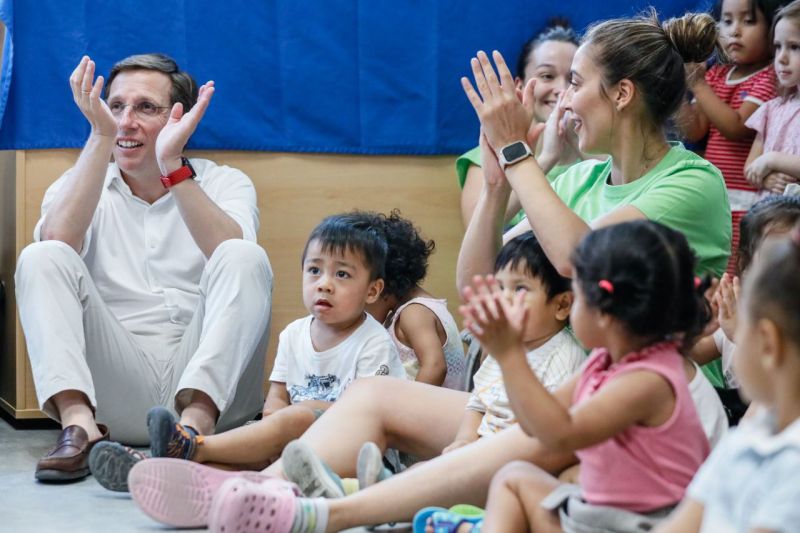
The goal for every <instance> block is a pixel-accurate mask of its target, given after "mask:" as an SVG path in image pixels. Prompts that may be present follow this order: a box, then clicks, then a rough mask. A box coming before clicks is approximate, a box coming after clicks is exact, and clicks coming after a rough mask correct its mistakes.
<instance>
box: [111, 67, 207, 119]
mask: <svg viewBox="0 0 800 533" xmlns="http://www.w3.org/2000/svg"><path fill="white" fill-rule="evenodd" d="M128 70H154V71H156V72H163V73H164V74H166V75H167V76H169V79H170V81H171V82H172V91H171V93H170V105H172V104H175V103H176V102H180V103H181V104H183V111H184V113H185V112H187V111H189V110H190V109H191V108H192V106H193V105H194V104H195V103H197V92H198V89H197V83H196V82H195V81H194V78H192V76H191V75H189V73H188V72H185V71H183V70H181V69H180V68H178V64H177V63H176V62H175V60H174V59H172V58H171V57H169V56H168V55H165V54H138V55H133V56H128V57H126V58H125V59H123V60H121V61H118V62H117V63H116V64H115V65H114V66H113V67H112V69H111V73H109V75H108V82H107V83H106V87H105V97H106V98H108V92H109V90H110V89H111V83H112V82H113V81H114V78H116V77H117V74H119V73H120V72H125V71H128Z"/></svg>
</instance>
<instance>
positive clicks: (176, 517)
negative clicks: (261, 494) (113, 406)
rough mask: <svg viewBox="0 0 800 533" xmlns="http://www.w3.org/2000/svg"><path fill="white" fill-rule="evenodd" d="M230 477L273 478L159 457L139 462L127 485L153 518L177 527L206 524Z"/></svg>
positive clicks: (265, 479) (129, 475)
mask: <svg viewBox="0 0 800 533" xmlns="http://www.w3.org/2000/svg"><path fill="white" fill-rule="evenodd" d="M231 478H241V479H250V480H253V481H254V482H256V483H260V482H264V481H267V480H272V479H273V478H271V477H269V476H267V475H265V474H261V473H259V472H230V471H226V470H219V469H217V468H211V467H210V466H205V465H202V464H200V463H193V462H191V461H186V460H184V459H168V458H161V457H159V458H152V459H145V460H143V461H139V462H138V463H136V464H135V465H134V467H133V468H132V469H131V471H130V474H128V487H129V488H130V492H131V496H132V497H133V500H134V501H135V502H136V504H137V505H138V506H139V508H140V509H141V510H142V511H143V512H144V513H145V514H146V515H147V516H149V517H150V518H152V519H154V520H156V521H158V522H161V523H163V524H167V525H170V526H174V527H205V526H206V524H208V512H209V510H210V509H211V502H212V500H213V498H214V495H215V494H216V493H217V491H218V490H219V488H220V487H221V486H222V484H223V483H224V482H225V481H227V480H229V479H231Z"/></svg>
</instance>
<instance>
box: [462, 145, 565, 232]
mask: <svg viewBox="0 0 800 533" xmlns="http://www.w3.org/2000/svg"><path fill="white" fill-rule="evenodd" d="M470 165H475V166H476V167H480V166H481V147H480V146H476V147H475V148H473V149H472V150H470V151H469V152H466V153H464V154H462V155H461V156H460V157H459V158H458V159H456V176H457V177H458V186H459V187H461V188H462V189H463V188H464V182H466V181H467V171H468V170H469V167H470ZM571 166H572V165H556V166H554V167H553V168H552V169H550V172H548V173H547V180H548V181H549V182H550V183H553V181H554V180H555V179H556V178H557V177H559V176H560V175H561V174H563V173H564V171H566V170H567V169H568V168H569V167H571ZM524 218H525V212H524V211H522V210H520V212H519V213H517V214H516V215H514V217H513V218H512V219H511V220H509V221H508V226H510V227H513V226H516V225H517V224H519V223H520V222H522V219H524Z"/></svg>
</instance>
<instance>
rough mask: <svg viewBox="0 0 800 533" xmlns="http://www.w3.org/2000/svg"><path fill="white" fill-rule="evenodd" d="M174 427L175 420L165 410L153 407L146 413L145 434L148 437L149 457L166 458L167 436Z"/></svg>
mask: <svg viewBox="0 0 800 533" xmlns="http://www.w3.org/2000/svg"><path fill="white" fill-rule="evenodd" d="M173 427H175V418H174V417H173V416H172V413H170V412H169V411H168V410H167V409H165V408H163V407H154V408H152V409H151V410H150V412H148V413H147V434H148V435H149V436H150V455H152V456H153V457H166V456H167V447H168V446H169V436H170V434H171V433H172V428H173Z"/></svg>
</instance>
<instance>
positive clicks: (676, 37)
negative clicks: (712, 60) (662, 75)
mask: <svg viewBox="0 0 800 533" xmlns="http://www.w3.org/2000/svg"><path fill="white" fill-rule="evenodd" d="M653 16H655V14H654V15H653ZM661 27H662V28H663V30H664V33H665V34H666V35H667V39H669V41H670V43H672V46H673V47H674V48H675V50H677V51H678V54H680V56H681V57H682V58H683V62H684V63H704V62H705V61H706V60H707V59H708V58H709V57H711V54H713V53H714V51H717V52H720V51H721V49H720V46H719V30H718V29H717V22H716V21H715V20H714V18H713V17H712V16H711V15H709V14H707V13H688V14H686V15H684V16H682V17H678V18H671V19H669V20H667V21H665V22H664V23H663V24H662V25H661Z"/></svg>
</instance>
